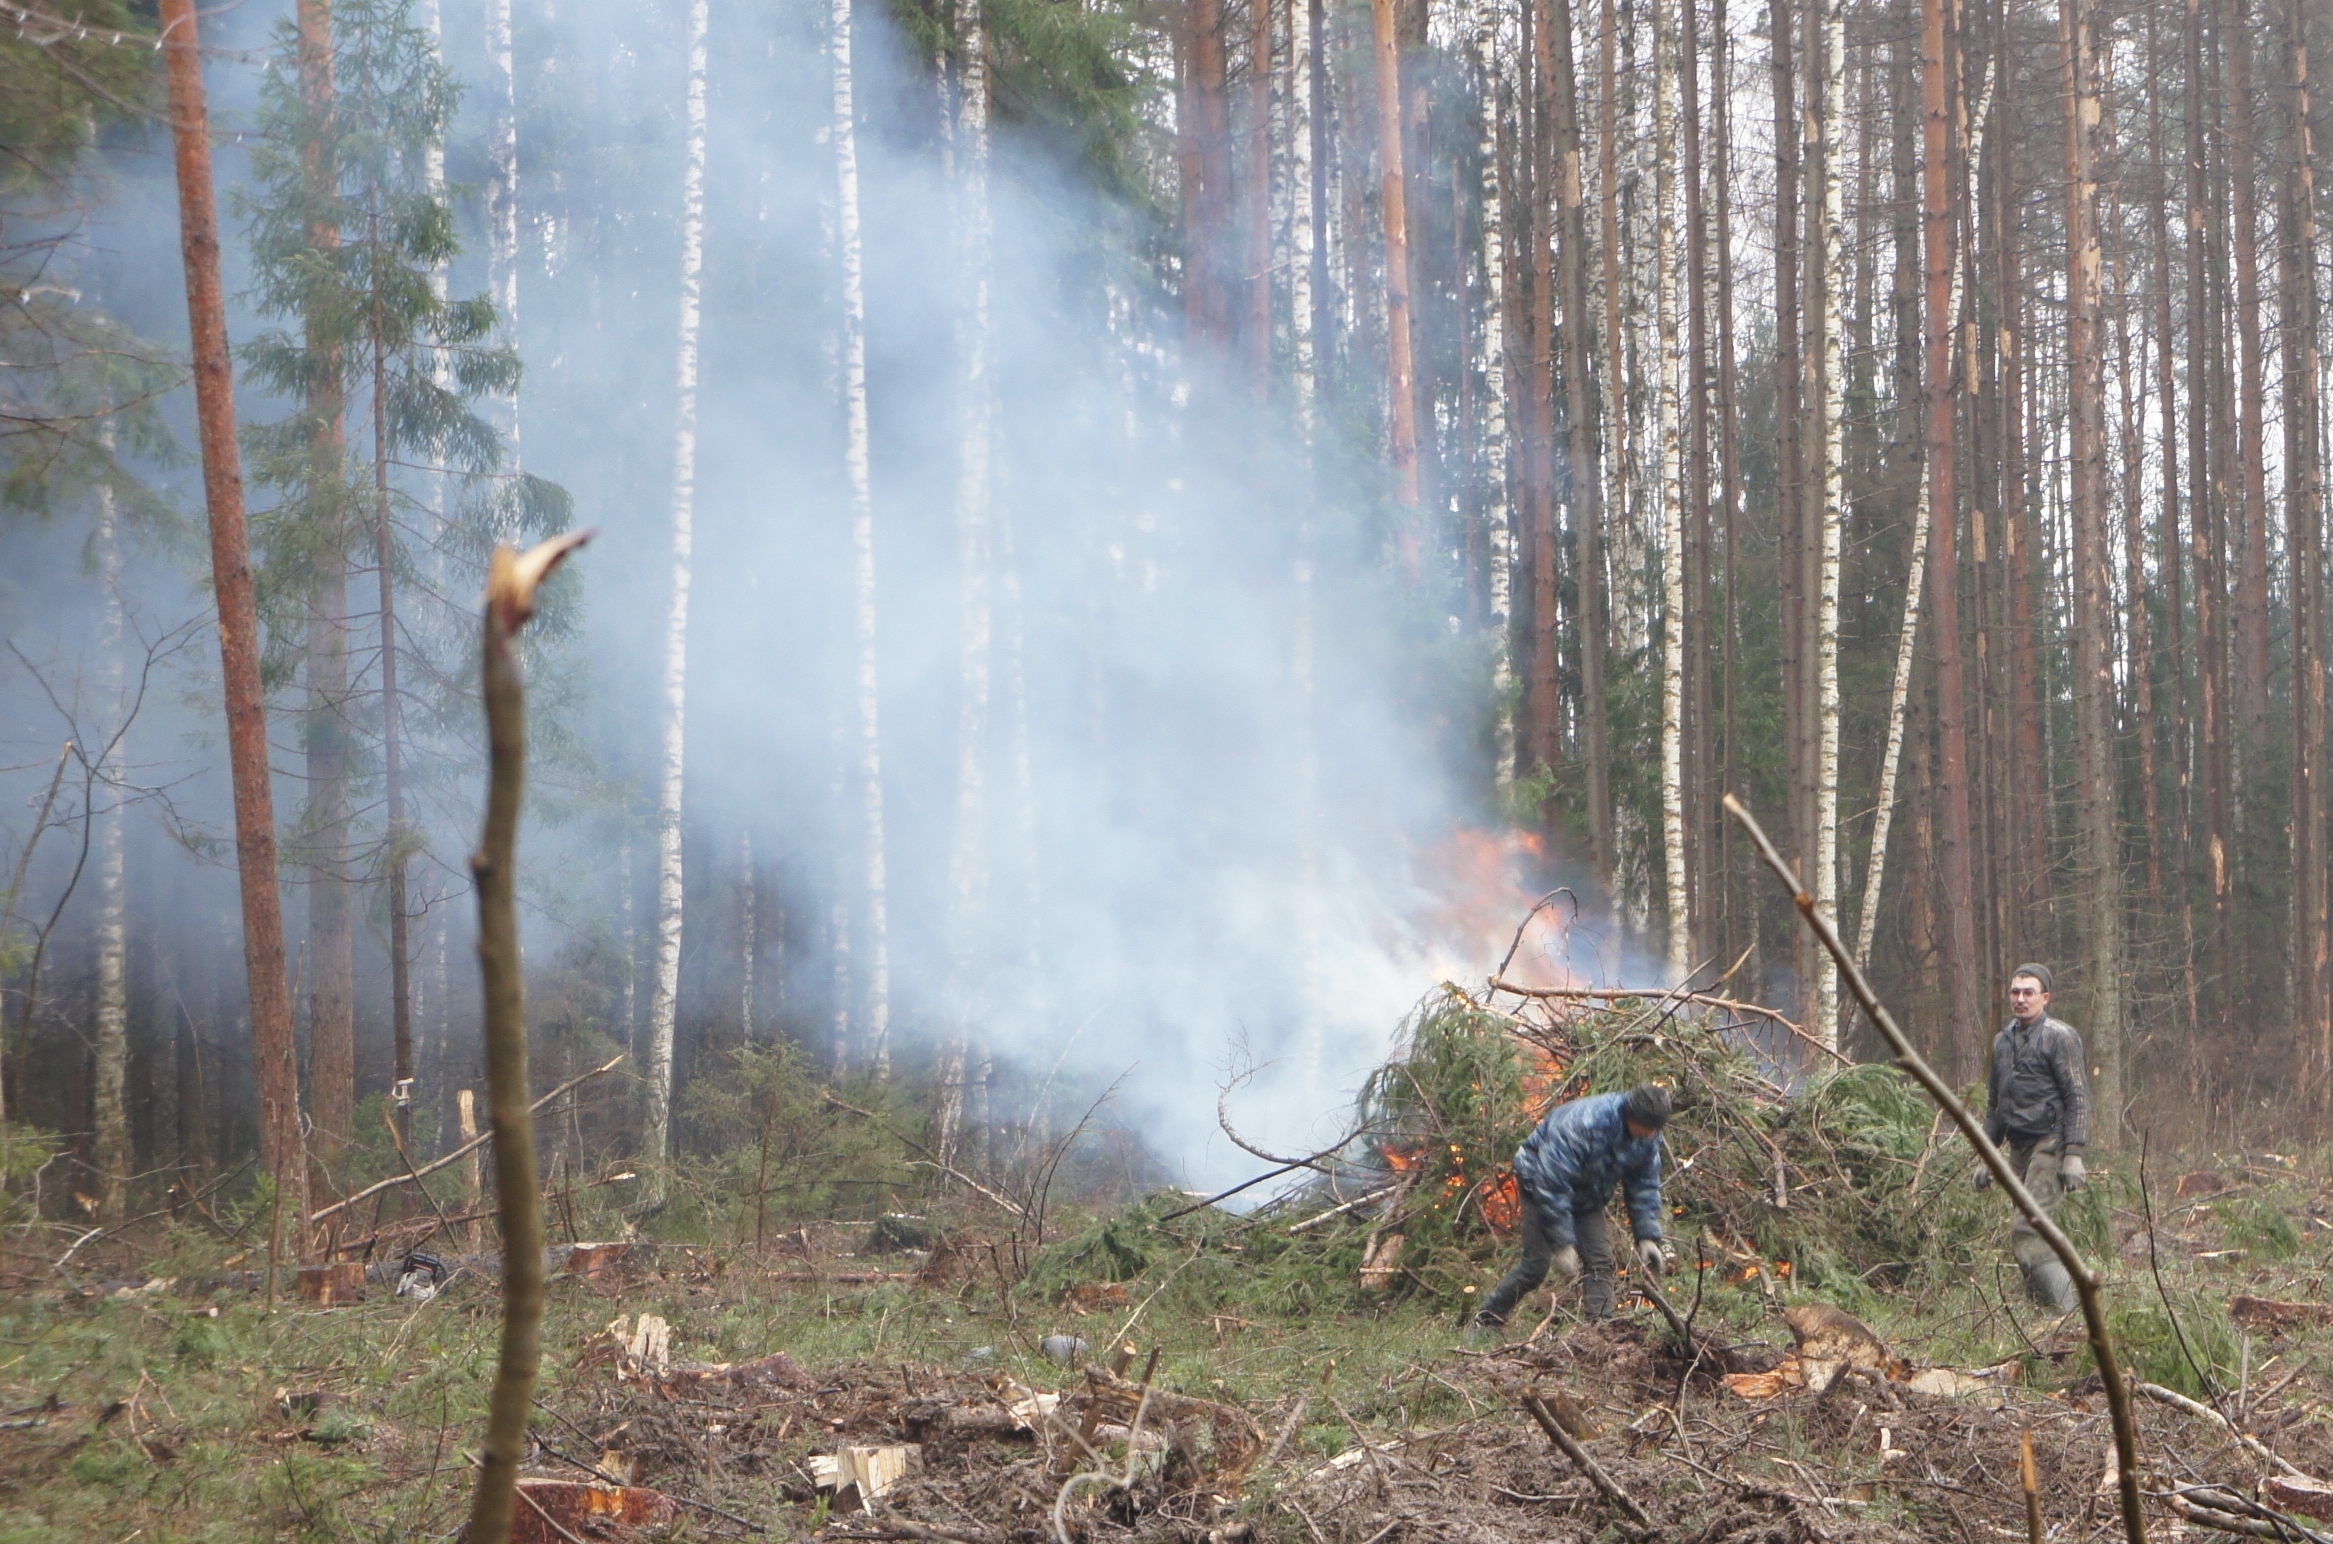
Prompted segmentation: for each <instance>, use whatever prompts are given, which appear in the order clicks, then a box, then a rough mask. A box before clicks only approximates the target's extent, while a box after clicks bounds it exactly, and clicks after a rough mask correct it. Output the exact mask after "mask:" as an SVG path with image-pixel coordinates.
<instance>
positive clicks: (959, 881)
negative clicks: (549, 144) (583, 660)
mask: <svg viewBox="0 0 2333 1544" xmlns="http://www.w3.org/2000/svg"><path fill="white" fill-rule="evenodd" d="M956 25H957V44H958V51H959V59H960V61H961V63H960V67H959V75H958V90H957V117H956V125H955V138H956V174H957V186H956V222H957V230H958V234H959V240H960V242H961V246H960V248H959V251H958V259H959V262H960V264H961V269H960V273H959V279H960V282H961V283H962V285H963V294H962V300H963V307H964V309H963V312H962V315H961V317H960V319H959V322H958V326H957V334H956V336H957V351H958V353H959V355H960V357H961V359H962V363H963V370H964V378H963V390H964V396H963V411H964V440H963V445H962V447H961V450H960V453H959V459H958V462H957V467H956V565H957V579H958V595H959V599H960V604H961V609H962V614H961V617H960V618H959V635H958V640H957V642H958V648H959V650H960V657H959V659H958V662H957V663H958V676H957V698H956V829H955V835H954V838H953V840H952V842H951V843H950V847H949V853H948V938H947V947H948V979H947V989H946V991H945V993H944V995H943V998H942V1000H943V1001H944V1002H945V1003H946V1005H947V1008H946V1011H947V1013H948V1015H949V1017H950V1018H951V1019H952V1020H953V1023H952V1024H951V1026H950V1029H949V1040H948V1043H947V1046H946V1049H945V1050H944V1051H943V1053H942V1055H941V1060H940V1107H939V1112H938V1117H939V1118H938V1121H937V1123H936V1128H937V1129H936V1132H935V1136H934V1148H935V1150H936V1151H937V1152H938V1154H939V1157H940V1161H941V1162H943V1163H954V1162H955V1161H956V1156H957V1149H958V1146H959V1143H960V1141H961V1139H962V1137H963V1135H964V1129H963V1128H964V1106H965V1080H966V1077H967V1075H968V1072H969V1069H970V1068H971V1066H972V1065H973V1060H974V1053H973V1049H972V1040H973V1033H974V1029H975V1026H976V1025H977V1024H978V1022H979V1020H980V1017H981V1004H980V1002H979V993H978V991H977V989H976V987H975V986H974V978H975V976H976V975H977V974H978V973H979V970H980V957H981V952H982V944H983V942H984V939H985V935H986V933H987V921H988V874H989V864H988V720H989V694H990V684H991V670H990V651H991V648H992V645H993V631H994V625H993V618H992V615H991V607H990V596H989V586H990V576H991V571H992V568H993V556H992V548H993V544H994V534H993V531H992V529H991V527H992V523H993V522H992V519H991V515H992V493H993V489H992V486H991V481H990V475H991V466H990V457H991V450H992V446H991V443H990V436H991V430H992V425H993V418H994V392H995V385H994V382H993V381H992V380H991V379H990V376H989V359H988V352H989V336H988V282H989V224H988V222H989V209H988V60H987V48H988V34H987V30H986V27H985V25H984V24H983V22H982V19H981V14H980V0H961V3H960V4H959V5H958V7H957V13H956Z"/></svg>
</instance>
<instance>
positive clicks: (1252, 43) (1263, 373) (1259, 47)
mask: <svg viewBox="0 0 2333 1544" xmlns="http://www.w3.org/2000/svg"><path fill="white" fill-rule="evenodd" d="M1248 113H1249V116H1250V119H1251V121H1250V122H1249V124H1248V175H1247V274H1246V282H1245V286H1244V287H1245V289H1246V292H1247V293H1246V297H1245V298H1246V307H1245V310H1246V316H1245V317H1244V319H1243V320H1244V325H1243V327H1242V331H1243V332H1244V333H1245V335H1246V336H1245V341H1246V344H1247V364H1248V370H1249V373H1250V375H1251V377H1252V379H1253V384H1254V386H1255V390H1256V394H1257V395H1258V396H1259V397H1260V396H1265V395H1268V394H1269V393H1270V391H1271V389H1272V0H1248Z"/></svg>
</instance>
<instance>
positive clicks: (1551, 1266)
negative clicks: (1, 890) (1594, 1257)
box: [1547, 1244, 1580, 1287]
mask: <svg viewBox="0 0 2333 1544" xmlns="http://www.w3.org/2000/svg"><path fill="white" fill-rule="evenodd" d="M1547 1271H1548V1274H1549V1275H1551V1276H1553V1277H1554V1278H1555V1284H1556V1285H1557V1286H1558V1287H1568V1286H1570V1285H1571V1284H1572V1283H1573V1282H1575V1281H1577V1280H1579V1279H1580V1252H1579V1251H1578V1250H1577V1249H1575V1248H1573V1247H1572V1246H1571V1245H1569V1244H1566V1245H1564V1246H1563V1247H1562V1248H1561V1249H1558V1250H1557V1251H1556V1252H1555V1253H1554V1255H1553V1256H1552V1257H1550V1258H1549V1260H1548V1262H1547Z"/></svg>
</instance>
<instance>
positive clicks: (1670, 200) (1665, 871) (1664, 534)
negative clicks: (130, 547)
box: [1652, 0, 1693, 981]
mask: <svg viewBox="0 0 2333 1544" xmlns="http://www.w3.org/2000/svg"><path fill="white" fill-rule="evenodd" d="M1678 3H1679V4H1691V3H1692V0H1678ZM1668 12H1669V6H1668V3H1667V0H1653V18H1652V19H1653V245H1654V252H1653V272H1654V279H1653V285H1654V289H1653V318H1654V326H1655V327H1656V329H1657V330H1658V331H1659V334H1660V350H1661V358H1660V397H1659V414H1660V428H1659V431H1658V433H1659V436H1660V438H1659V452H1660V458H1661V485H1660V500H1661V613H1662V615H1661V855H1662V860H1663V863H1662V877H1663V880H1664V882H1665V890H1664V895H1665V900H1666V910H1667V914H1668V923H1669V976H1670V979H1671V980H1672V981H1683V980H1684V979H1685V978H1686V976H1687V975H1688V974H1689V973H1690V972H1691V971H1692V969H1693V914H1692V913H1693V906H1692V901H1691V899H1690V896H1689V892H1688V888H1687V887H1688V881H1687V878H1686V870H1685V735H1686V732H1687V726H1686V723H1685V488H1684V469H1685V444H1684V438H1685V436H1684V427H1685V424H1684V412H1683V409H1682V406H1681V403H1680V393H1679V383H1678V374H1679V371H1680V370H1681V368H1682V367H1683V364H1684V356H1683V354H1682V352H1681V351H1680V348H1679V344H1678V330H1677V137H1678V126H1677V85H1676V79H1675V75H1676V71H1675V66H1674V63H1673V60H1674V58H1675V52H1676V47H1677V41H1678V36H1679V34H1680V33H1681V30H1682V29H1681V28H1676V27H1672V26H1671V24H1670V17H1669V14H1668Z"/></svg>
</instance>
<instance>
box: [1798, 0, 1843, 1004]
mask: <svg viewBox="0 0 2333 1544" xmlns="http://www.w3.org/2000/svg"><path fill="white" fill-rule="evenodd" d="M1808 16H1809V20H1810V22H1812V23H1813V24H1814V25H1815V26H1816V27H1817V28H1818V32H1817V44H1818V46H1817V48H1816V49H1814V50H1810V58H1809V59H1808V65H1809V68H1810V72H1811V73H1812V75H1813V77H1814V79H1813V80H1811V81H1810V82H1809V87H1810V89H1809V92H1808V96H1809V98H1810V100H1809V102H1808V110H1807V140H1808V150H1809V155H1808V160H1809V161H1810V162H1811V163H1812V169H1814V170H1815V172H1816V175H1818V176H1819V177H1820V178H1821V179H1822V202H1821V205H1820V214H1819V217H1818V218H1815V219H1811V220H1810V221H1809V223H1810V224H1812V225H1813V226H1814V228H1815V240H1814V242H1812V243H1811V245H1812V246H1813V247H1814V248H1815V250H1814V251H1813V252H1811V253H1809V257H1810V259H1811V261H1810V263H1809V274H1808V276H1809V278H1810V279H1812V280H1813V282H1814V284H1815V286H1816V288H1817V290H1818V291H1819V293H1820V297H1821V299H1820V304H1819V306H1818V308H1817V309H1818V312H1819V316H1820V329H1821V330H1820V333H1819V335H1818V345H1817V348H1816V350H1815V352H1814V356H1813V357H1812V358H1811V359H1809V360H1808V362H1807V364H1808V369H1809V372H1810V373H1811V374H1813V375H1814V377H1815V381H1814V383H1813V384H1814V385H1815V388H1816V392H1817V393H1819V396H1817V399H1816V400H1817V401H1818V402H1819V404H1820V406H1819V407H1818V409H1817V411H1818V413H1819V414H1820V420H1819V423H1818V425H1817V431H1818V432H1817V433H1816V434H1815V435H1814V436H1813V437H1812V438H1813V439H1814V442H1815V452H1816V454H1817V455H1818V456H1819V457H1820V458H1821V464H1820V467H1819V468H1818V474H1819V475H1817V476H1814V477H1810V478H1809V479H1808V480H1807V481H1808V489H1807V496H1808V498H1809V500H1810V501H1811V502H1812V504H1813V513H1814V516H1815V518H1814V520H1813V521H1811V522H1810V523H1811V524H1813V525H1815V526H1816V528H1817V538H1816V539H1817V543H1818V556H1817V559H1816V574H1815V578H1816V595H1815V615H1814V624H1815V625H1814V640H1813V641H1814V663H1815V703H1814V709H1815V725H1814V728H1815V733H1814V736H1813V740H1814V746H1813V748H1814V806H1815V807H1814V843H1813V848H1814V851H1813V855H1812V861H1811V862H1810V863H1809V865H1808V867H1809V868H1810V869H1811V870H1812V871H1813V872H1812V873H1810V874H1809V875H1807V876H1806V878H1807V883H1808V885H1809V888H1810V889H1811V891H1812V893H1813V895H1814V897H1815V904H1816V905H1818V906H1820V907H1822V908H1824V909H1825V910H1826V911H1827V912H1835V911H1836V909H1837V900H1838V886H1839V585H1840V559H1841V557H1842V550H1841V549H1842V541H1843V537H1844V534H1845V529H1846V512H1845V496H1846V480H1845V479H1846V465H1845V462H1846V457H1845V454H1844V447H1843V437H1844V426H1845V423H1846V384H1847V380H1846V361H1845V357H1844V354H1843V353H1842V350H1841V344H1842V341H1843V339H1844V337H1845V331H1846V289H1847V222H1846V213H1845V202H1844V198H1843V194H1842V185H1841V176H1840V173H1841V170H1842V162H1843V161H1844V160H1845V156H1844V153H1843V146H1842V144H1841V131H1842V129H1843V128H1844V126H1845V124H1846V121H1847V8H1846V0H1812V4H1810V6H1809V7H1808ZM1817 85H1819V86H1820V89H1821V91H1822V103H1821V106H1820V107H1819V108H1818V107H1816V106H1815V105H1814V103H1813V101H1812V100H1811V98H1812V96H1813V89H1812V88H1813V87H1815V86H1817ZM1818 158H1819V159H1818ZM1812 213H1813V211H1810V214H1812ZM1814 1024H1815V1032H1816V1034H1817V1035H1818V1036H1819V1037H1820V1038H1821V1039H1822V1042H1823V1044H1824V1045H1826V1046H1834V1047H1835V1046H1836V1045H1837V1044H1838V1036H1839V977H1838V973H1837V972H1836V971H1834V970H1832V969H1831V968H1830V967H1829V966H1828V965H1827V964H1825V963H1823V962H1822V961H1821V960H1820V959H1817V960H1816V961H1815V978H1814Z"/></svg>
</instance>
